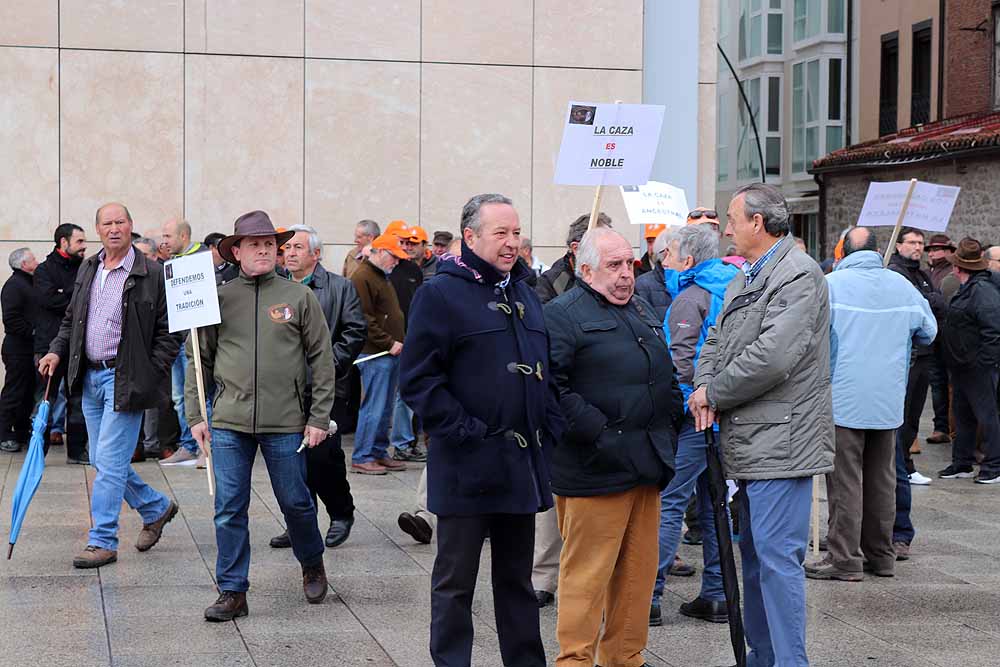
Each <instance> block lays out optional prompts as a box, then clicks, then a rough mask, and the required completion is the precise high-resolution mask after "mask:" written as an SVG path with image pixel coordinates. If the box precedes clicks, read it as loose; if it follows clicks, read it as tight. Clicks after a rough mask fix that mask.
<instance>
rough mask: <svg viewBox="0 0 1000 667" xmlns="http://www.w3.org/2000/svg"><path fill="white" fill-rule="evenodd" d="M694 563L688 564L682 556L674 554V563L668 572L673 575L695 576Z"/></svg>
mask: <svg viewBox="0 0 1000 667" xmlns="http://www.w3.org/2000/svg"><path fill="white" fill-rule="evenodd" d="M694 572H695V569H694V565H688V564H687V563H685V562H684V561H682V560H681V557H680V556H674V562H673V565H671V566H670V569H669V570H667V574H669V575H670V576H672V577H692V576H694Z"/></svg>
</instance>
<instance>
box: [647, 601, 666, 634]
mask: <svg viewBox="0 0 1000 667" xmlns="http://www.w3.org/2000/svg"><path fill="white" fill-rule="evenodd" d="M661 625H663V614H662V613H661V612H660V601H659V600H657V601H656V602H653V603H652V604H650V605H649V627H651V628H658V627H660V626H661Z"/></svg>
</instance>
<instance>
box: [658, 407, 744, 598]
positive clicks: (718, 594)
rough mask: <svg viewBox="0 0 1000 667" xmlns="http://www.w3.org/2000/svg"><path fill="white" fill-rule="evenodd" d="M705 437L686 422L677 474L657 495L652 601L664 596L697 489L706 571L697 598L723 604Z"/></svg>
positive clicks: (717, 542) (680, 440) (679, 437)
mask: <svg viewBox="0 0 1000 667" xmlns="http://www.w3.org/2000/svg"><path fill="white" fill-rule="evenodd" d="M706 449H707V447H706V446H705V434H704V433H702V432H701V431H695V430H694V421H693V420H691V419H687V420H686V421H685V422H684V427H683V428H682V429H681V432H680V435H679V436H678V437H677V454H676V456H675V457H674V463H675V465H676V468H677V469H676V472H675V473H674V477H673V479H671V480H670V484H668V485H667V488H665V489H664V490H663V491H661V492H660V567H659V569H658V570H657V572H656V584H655V585H654V587H653V601H654V602H655V601H657V600H659V599H660V597H662V596H663V586H664V582H665V581H666V576H667V571H668V570H669V569H670V566H671V564H673V562H674V556H676V555H677V545H678V544H679V543H680V541H681V522H682V521H683V519H684V510H685V509H687V505H688V501H690V500H691V494H692V493H693V492H694V491H695V487H697V492H698V523H699V524H701V531H702V556H703V558H704V561H705V569H704V573H703V574H702V578H701V593H699V595H700V597H702V598H704V599H705V600H710V601H712V602H725V600H726V594H725V591H724V590H723V588H722V568H721V566H720V565H719V541H718V538H717V537H716V534H715V517H714V515H713V514H712V502H711V499H710V498H711V496H709V491H708V472H706V470H707V468H708V460H707V458H706Z"/></svg>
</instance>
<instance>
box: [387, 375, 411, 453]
mask: <svg viewBox="0 0 1000 667" xmlns="http://www.w3.org/2000/svg"><path fill="white" fill-rule="evenodd" d="M416 439H417V436H415V435H414V434H413V410H411V409H410V406H408V405H407V404H406V403H404V402H403V399H402V398H400V397H399V390H398V389H397V390H396V405H395V406H394V407H393V410H392V432H391V434H390V435H389V444H391V445H392V446H393V447H394V448H395V449H396V450H397V451H402V452H406V451H409V450H410V447H411V445H413V444H414V443H415V442H416Z"/></svg>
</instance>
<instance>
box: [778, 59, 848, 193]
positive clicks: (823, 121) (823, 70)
mask: <svg viewBox="0 0 1000 667" xmlns="http://www.w3.org/2000/svg"><path fill="white" fill-rule="evenodd" d="M834 60H839V61H840V68H841V77H840V119H839V120H832V119H831V118H830V95H829V90H830V63H831V61H834ZM813 62H818V72H817V75H818V81H817V82H816V83H817V84H818V85H817V88H816V90H817V95H818V99H817V100H816V116H815V117H814V119H813V120H809V89H810V87H811V86H810V84H811V80H810V78H809V64H810V63H813ZM798 67H801V68H802V69H801V72H802V85H801V95H802V98H801V104H802V123H801V124H797V121H796V117H795V108H796V95H797V94H798V91H797V90H796V86H795V70H796V68H798ZM844 67H846V58H845V57H843V56H841V55H830V54H823V55H816V56H811V57H805V58H802V59H800V60H797V61H794V62H792V64H791V70H792V86H791V95H792V104H791V108H792V114H791V119H790V123H791V129H790V131H789V136H790V138H791V142H792V145H791V156H792V157H791V164H790V170H789V173H790V175H791V177H792V178H793V179H795V178H809V169H810V168H811V167H812V162H813V160H815V159H819V158H821V157H823V156H824V155H827V154H828V153H830V149H829V148H828V147H827V133H828V130H829V129H830V128H840V139H841V144H843V141H844V118H845V116H846V113H847V109H846V105H847V99H846V97H847V96H846V94H845V93H846V90H845V88H846V85H847V82H846V77H845V76H844ZM810 129H815V131H816V151H817V152H816V157H814V158H812V159H810V155H809V151H808V146H807V136H808V130H810ZM800 145H801V147H802V164H801V165H798V164H796V148H797V147H798V146H800ZM842 147H843V146H842V145H841V146H839V147H838V148H842ZM833 150H837V149H833ZM800 166H801V169H799V168H797V167H800Z"/></svg>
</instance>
